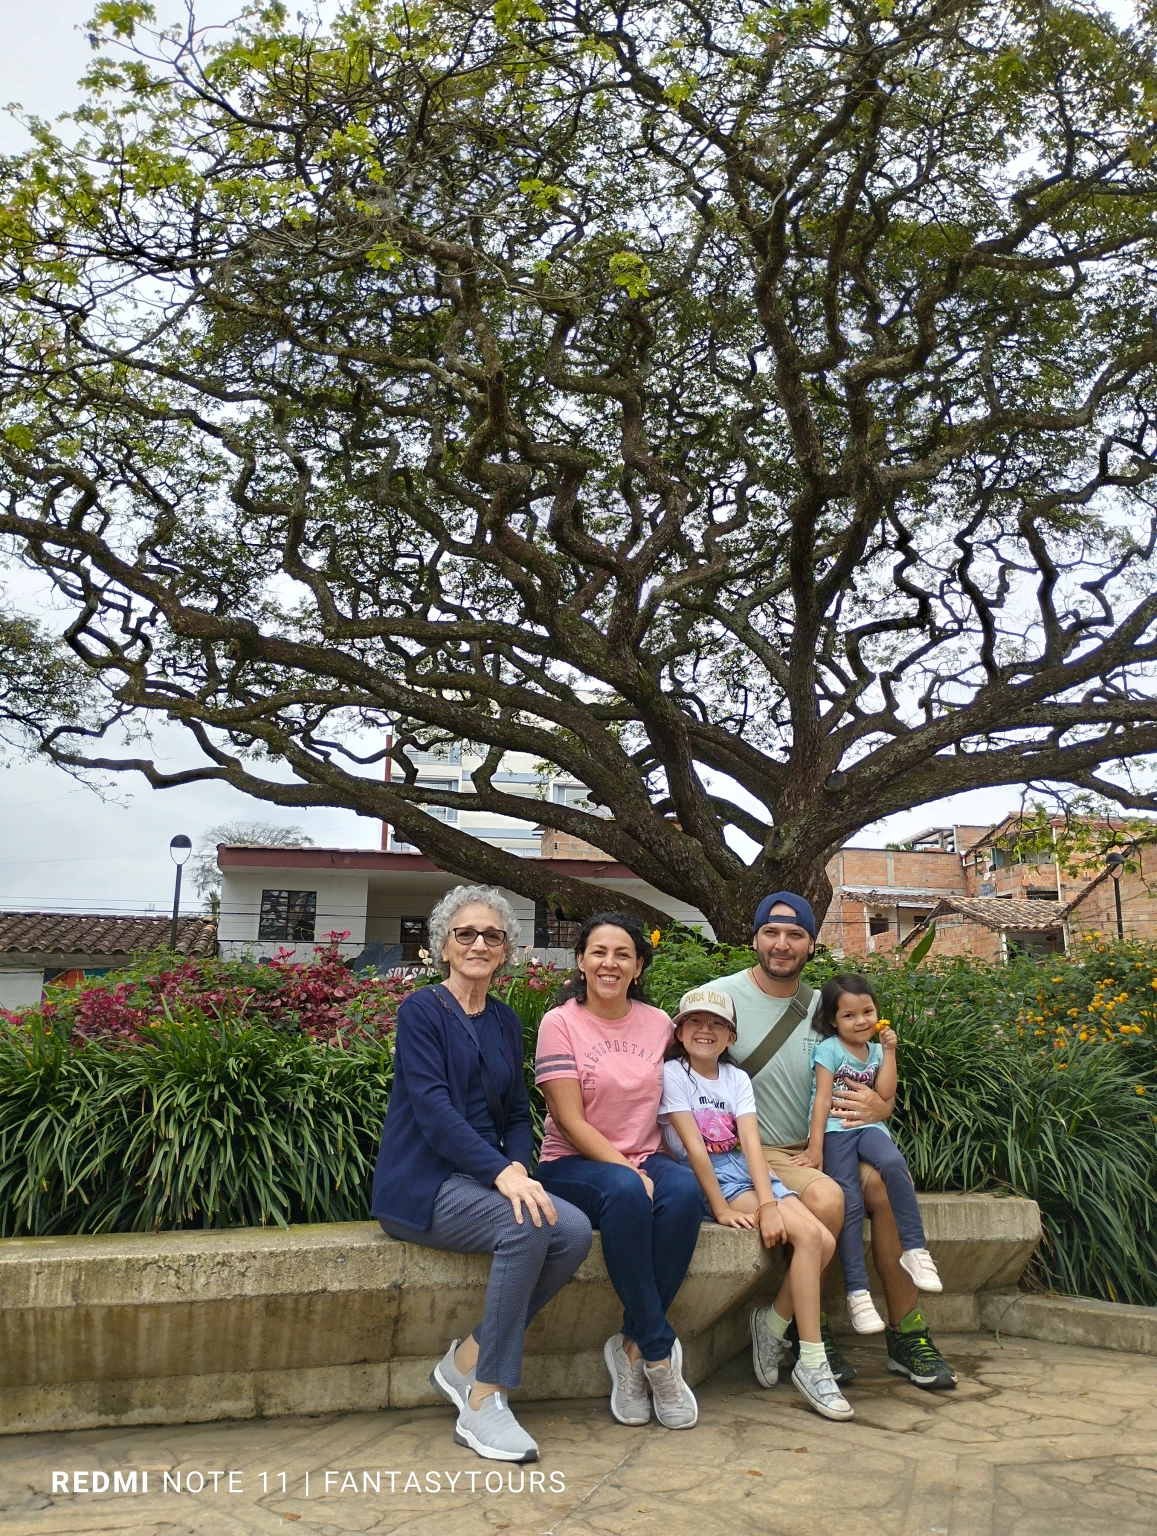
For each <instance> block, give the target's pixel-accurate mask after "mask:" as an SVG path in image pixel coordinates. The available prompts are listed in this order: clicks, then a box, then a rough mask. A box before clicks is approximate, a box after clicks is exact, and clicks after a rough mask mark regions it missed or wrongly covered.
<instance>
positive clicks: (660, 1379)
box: [648, 1366, 683, 1403]
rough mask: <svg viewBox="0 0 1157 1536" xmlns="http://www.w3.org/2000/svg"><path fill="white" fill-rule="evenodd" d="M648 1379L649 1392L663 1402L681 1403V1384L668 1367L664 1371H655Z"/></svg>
mask: <svg viewBox="0 0 1157 1536" xmlns="http://www.w3.org/2000/svg"><path fill="white" fill-rule="evenodd" d="M648 1379H649V1380H650V1383H651V1391H652V1392H653V1393H654V1395H655V1396H656V1397H658V1398H661V1399H662V1401H663V1402H665V1403H667V1402H670V1403H681V1402H682V1401H683V1384H682V1382H681V1381H679V1379H678V1377H677V1376H676V1375H675V1372H674V1370H672V1369H671V1367H670V1366H668V1368H667V1369H666V1370H665V1371H656V1372H655V1374H654V1375H653V1376H651V1377H649V1378H648Z"/></svg>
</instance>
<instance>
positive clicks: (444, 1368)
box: [430, 1339, 477, 1411]
mask: <svg viewBox="0 0 1157 1536" xmlns="http://www.w3.org/2000/svg"><path fill="white" fill-rule="evenodd" d="M461 1342H462V1340H461V1339H455V1340H454V1341H453V1343H452V1344H451V1345H450V1348H449V1349H448V1350H447V1351H446V1353H445V1354H444V1355H443V1356H442V1358H441V1360H439V1361H438V1364H437V1365H436V1366H435V1367H434V1369H433V1370H432V1371H431V1372H430V1385H431V1386H432V1387H433V1388H434V1390H435V1392H441V1394H442V1396H443V1397H444V1398H445V1399H446V1401H447V1402H448V1403H453V1404H454V1407H455V1408H457V1409H458V1410H459V1411H461V1410H462V1409H463V1408H465V1406H466V1404H467V1403H468V1402H469V1400H470V1388H471V1387H472V1386H473V1385H474V1382H475V1378H476V1375H477V1373H476V1372H475V1371H467V1372H466V1374H465V1376H463V1374H462V1372H461V1371H460V1370H459V1369H458V1367H457V1366H456V1365H455V1364H454V1355H455V1353H456V1352H457V1349H458V1346H459V1344H461Z"/></svg>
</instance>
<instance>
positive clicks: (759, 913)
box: [752, 891, 816, 939]
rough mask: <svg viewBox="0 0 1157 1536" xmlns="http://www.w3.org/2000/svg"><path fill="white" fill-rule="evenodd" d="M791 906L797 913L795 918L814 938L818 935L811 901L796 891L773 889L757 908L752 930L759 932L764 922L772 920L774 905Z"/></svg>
mask: <svg viewBox="0 0 1157 1536" xmlns="http://www.w3.org/2000/svg"><path fill="white" fill-rule="evenodd" d="M781 906H782V907H790V908H791V910H792V911H793V912H794V913H795V920H796V922H797V923H798V924H799V925H800V927H801V928H806V929H807V931H808V932H809V933H810V934H811V936H812V938H813V939H814V938H815V936H816V915H815V913H814V912H813V911H812V909H811V902H810V901H805V900H804V899H803V897H802V896H797V895H796V893H795V892H794V891H772V893H771V895H770V896H765V897H764V898H763V900H762V901H761V902H760V903H759V905H758V907H756V909H755V920H754V922H753V923H752V932H753V933H758V932H759V930H760V929H761V928H762V927H763V925H764V923H766V922H769V921H770V920H771V909H772V907H781Z"/></svg>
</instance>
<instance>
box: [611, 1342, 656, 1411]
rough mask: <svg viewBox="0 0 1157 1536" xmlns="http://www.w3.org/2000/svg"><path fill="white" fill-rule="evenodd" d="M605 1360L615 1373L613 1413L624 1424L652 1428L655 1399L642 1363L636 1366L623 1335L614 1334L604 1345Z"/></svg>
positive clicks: (612, 1379)
mask: <svg viewBox="0 0 1157 1536" xmlns="http://www.w3.org/2000/svg"><path fill="white" fill-rule="evenodd" d="M603 1359H604V1360H605V1361H606V1362H607V1370H608V1371H610V1373H611V1412H612V1413H613V1414H614V1416H615V1418H616V1419H618V1421H619V1423H620V1424H649V1423H650V1422H651V1399H650V1397H649V1396H648V1395H647V1377H646V1375H645V1373H644V1371H643V1362H642V1360H635V1361H634V1362H632V1360H631V1358H630V1356H629V1355H628V1354H627V1351H626V1349H625V1347H624V1345H623V1336H622V1334H621V1333H612V1334H611V1336H610V1338H609V1339H608V1340H607V1342H606V1343H605V1344H604V1345H603Z"/></svg>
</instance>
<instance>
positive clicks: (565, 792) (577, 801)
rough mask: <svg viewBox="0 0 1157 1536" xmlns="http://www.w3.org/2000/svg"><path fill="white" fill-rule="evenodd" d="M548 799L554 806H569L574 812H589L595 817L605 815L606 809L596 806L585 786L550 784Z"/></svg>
mask: <svg viewBox="0 0 1157 1536" xmlns="http://www.w3.org/2000/svg"><path fill="white" fill-rule="evenodd" d="M550 798H551V800H552V802H553V803H554V804H555V805H569V806H572V807H573V808H574V809H575V810H576V811H589V812H590V813H591V814H592V815H595V816H602V815H605V814H606V807H605V806H602V805H597V804H596V803H595V802H594V801H593V800H592V799H591V792H590V790H589V789H588V788H587V787H586V785H585V784H558V783H555V784H552V785H551V786H550Z"/></svg>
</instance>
